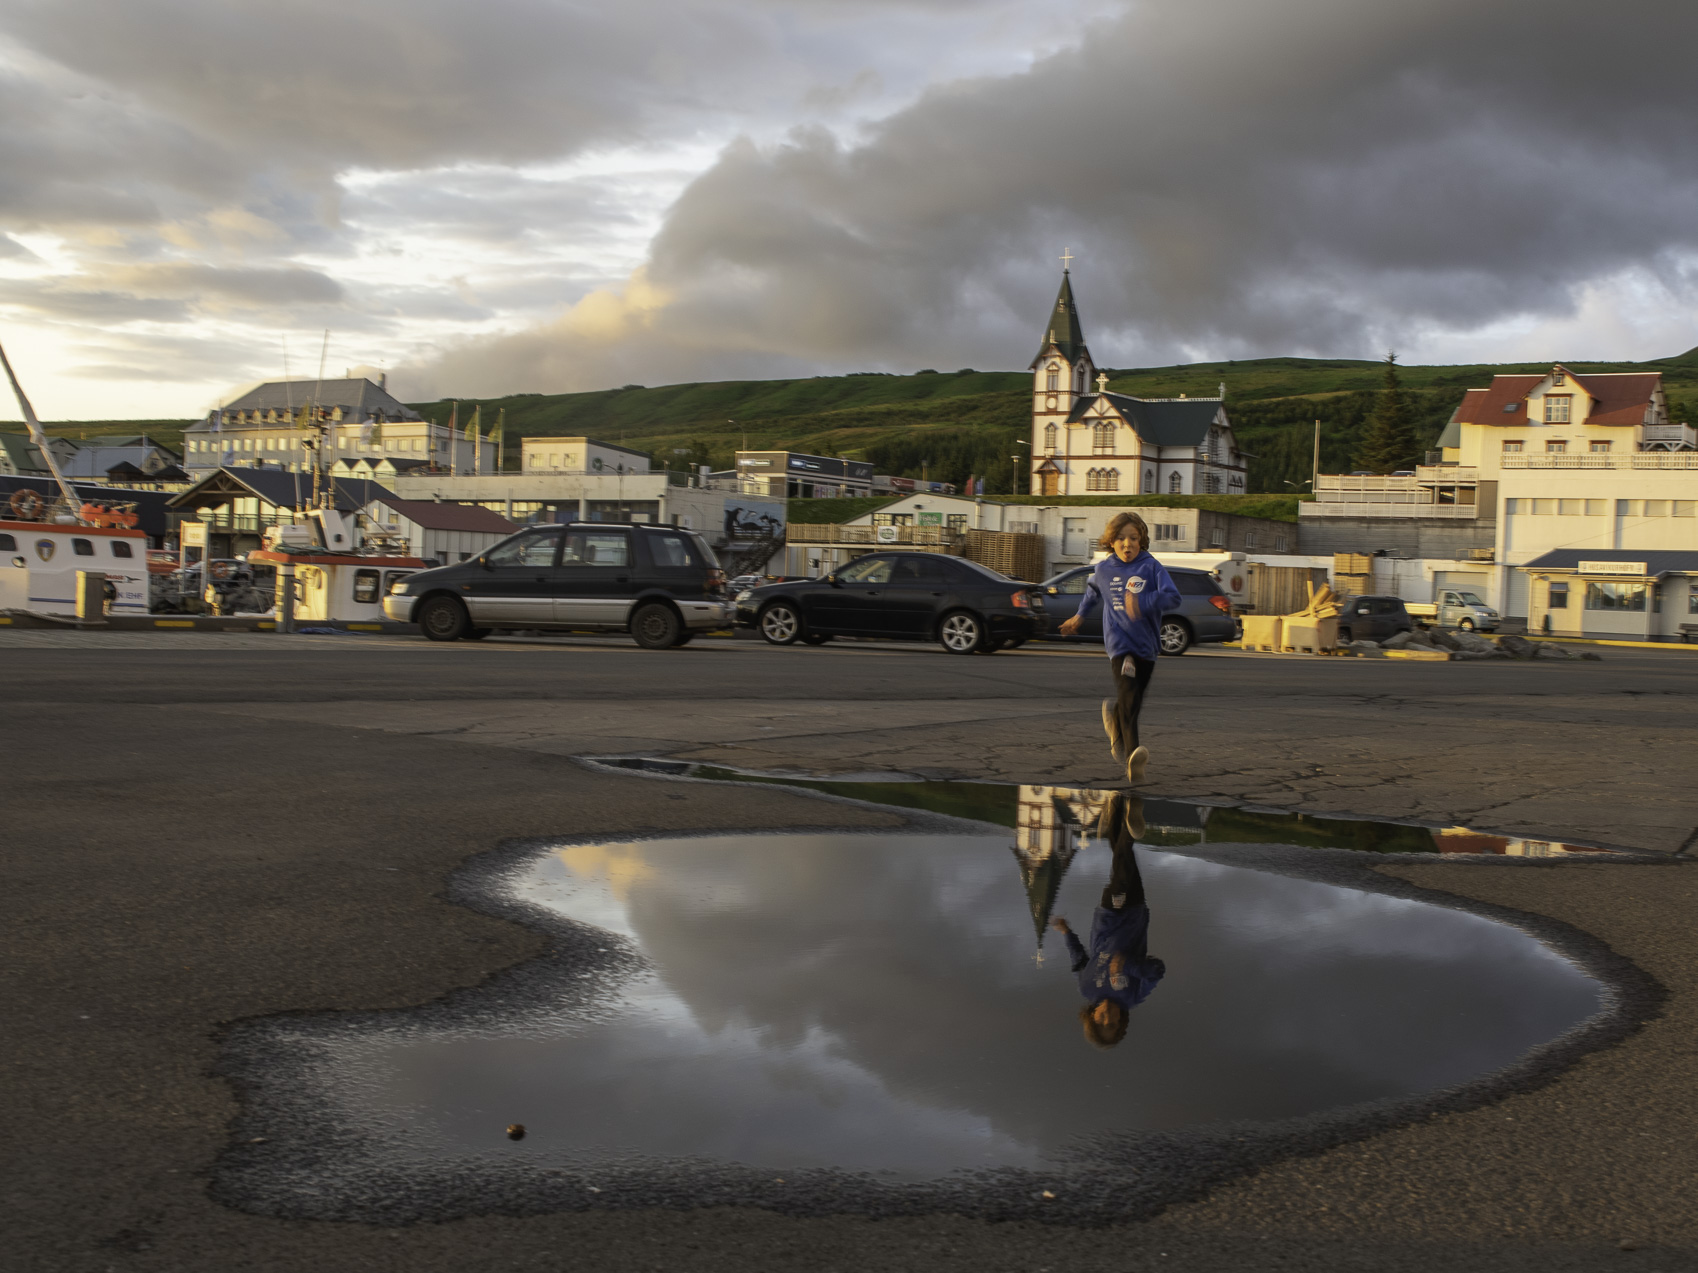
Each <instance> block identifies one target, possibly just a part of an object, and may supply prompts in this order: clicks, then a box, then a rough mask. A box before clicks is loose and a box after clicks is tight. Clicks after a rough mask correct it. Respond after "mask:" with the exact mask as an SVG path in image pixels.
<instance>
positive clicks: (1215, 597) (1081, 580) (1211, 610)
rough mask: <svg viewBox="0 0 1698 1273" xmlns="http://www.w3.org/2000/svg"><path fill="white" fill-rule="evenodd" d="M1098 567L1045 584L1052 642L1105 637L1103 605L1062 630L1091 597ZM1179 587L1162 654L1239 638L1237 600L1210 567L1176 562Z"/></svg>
mask: <svg viewBox="0 0 1698 1273" xmlns="http://www.w3.org/2000/svg"><path fill="white" fill-rule="evenodd" d="M1095 569H1096V567H1095V566H1078V567H1076V568H1074V569H1072V570H1067V571H1063V572H1062V573H1061V574H1059V575H1057V576H1056V577H1055V578H1053V579H1051V580H1049V581H1048V582H1046V583H1045V584H1044V596H1045V597H1047V598H1049V606H1048V608H1047V610H1046V614H1047V615H1048V622H1047V624H1046V625H1045V632H1044V636H1045V638H1046V639H1048V640H1051V641H1101V640H1102V639H1103V609H1102V607H1101V606H1100V605H1099V606H1098V607H1097V608H1096V609H1095V610H1094V611H1092V612H1091V613H1090V614H1089V615H1087V616H1085V622H1084V624H1083V625H1082V626H1081V627H1080V629H1079V631H1078V632H1076V633H1075V634H1074V635H1073V636H1070V637H1064V636H1062V635H1061V633H1060V632H1058V631H1057V629H1058V628H1060V627H1061V625H1062V624H1063V623H1065V622H1067V620H1069V619H1071V618H1072V617H1073V615H1074V613H1075V612H1076V611H1077V610H1078V609H1079V601H1080V599H1081V598H1082V597H1083V596H1084V595H1085V584H1086V583H1087V582H1088V581H1089V579H1090V577H1091V571H1093V570H1095ZM1167 573H1168V575H1169V576H1170V577H1171V578H1172V579H1173V586H1174V587H1176V588H1178V589H1179V608H1178V609H1177V610H1171V611H1169V612H1168V613H1167V614H1165V615H1163V616H1162V621H1161V652H1162V653H1163V654H1184V653H1185V651H1187V650H1189V649H1190V648H1191V647H1192V646H1193V645H1199V644H1204V643H1209V642H1215V641H1235V640H1237V639H1238V620H1237V619H1235V618H1233V617H1232V602H1231V600H1230V599H1229V598H1228V597H1227V595H1226V592H1225V591H1224V590H1223V589H1222V588H1221V586H1220V585H1219V584H1218V583H1216V582H1215V579H1214V576H1213V575H1211V574H1209V572H1208V571H1206V570H1192V569H1189V568H1187V567H1184V566H1170V567H1169V568H1168V571H1167Z"/></svg>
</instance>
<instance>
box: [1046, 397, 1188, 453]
mask: <svg viewBox="0 0 1698 1273" xmlns="http://www.w3.org/2000/svg"><path fill="white" fill-rule="evenodd" d="M1099 396H1100V397H1103V398H1107V399H1108V401H1109V405H1110V406H1112V407H1114V408H1115V409H1116V410H1117V411H1119V412H1120V414H1121V415H1122V416H1123V417H1124V418H1125V420H1126V422H1127V423H1128V424H1130V425H1131V426H1132V427H1133V428H1134V429H1136V430H1137V431H1138V436H1139V437H1141V438H1143V439H1144V440H1145V441H1146V442H1153V443H1155V445H1157V446H1202V445H1203V443H1204V442H1205V441H1206V440H1207V438H1208V436H1209V426H1210V425H1211V424H1213V423H1214V419H1215V416H1216V414H1217V413H1219V411H1220V410H1221V400H1220V399H1219V398H1166V399H1162V400H1160V401H1154V402H1152V401H1150V400H1149V399H1147V398H1133V397H1130V396H1128V395H1126V394H1124V393H1105V394H1100V395H1099V394H1094V393H1092V394H1086V395H1085V396H1084V397H1082V398H1080V399H1079V401H1078V403H1077V404H1076V405H1075V406H1074V408H1073V412H1072V414H1071V415H1069V416H1068V417H1067V423H1069V424H1076V423H1078V422H1080V421H1082V420H1085V419H1086V418H1087V417H1086V414H1085V413H1086V412H1087V411H1088V410H1089V409H1090V408H1091V407H1093V406H1095V405H1096V401H1097V398H1098V397H1099Z"/></svg>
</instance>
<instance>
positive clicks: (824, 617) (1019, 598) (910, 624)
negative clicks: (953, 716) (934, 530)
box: [735, 553, 1044, 654]
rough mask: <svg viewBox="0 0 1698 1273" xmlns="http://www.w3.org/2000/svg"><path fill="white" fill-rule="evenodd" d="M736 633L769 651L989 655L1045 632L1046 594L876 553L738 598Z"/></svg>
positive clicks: (965, 564)
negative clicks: (849, 644) (751, 633)
mask: <svg viewBox="0 0 1698 1273" xmlns="http://www.w3.org/2000/svg"><path fill="white" fill-rule="evenodd" d="M735 604H736V620H737V624H738V626H739V627H746V628H754V629H755V631H757V632H759V633H760V634H761V636H762V637H763V638H764V639H765V640H767V641H769V642H771V643H772V644H773V645H790V644H793V643H794V642H796V641H803V642H806V643H807V644H809V645H821V644H824V643H825V642H827V641H829V640H831V638H832V637H837V636H855V637H883V638H884V639H886V640H891V641H936V642H937V643H938V644H940V645H941V646H943V648H944V649H945V650H946V651H947V652H948V653H950V654H994V653H996V652H997V651H998V650H1002V649H1008V648H1011V647H1014V646H1021V645H1024V644H1025V643H1026V642H1027V641H1029V640H1031V639H1032V638H1033V637H1034V636H1037V635H1039V634H1040V633H1041V632H1042V631H1043V627H1044V609H1043V604H1044V603H1043V593H1042V590H1041V589H1040V588H1039V587H1038V586H1037V585H1035V584H1029V583H1020V582H1019V581H1017V580H1014V579H1010V578H1008V577H1007V576H1006V575H1000V574H998V573H997V572H996V571H994V570H992V569H990V568H989V567H987V566H981V565H979V564H977V563H976V562H971V561H963V560H962V559H961V558H959V557H946V556H944V555H943V554H941V553H873V554H871V555H869V556H866V557H860V558H857V559H856V560H855V561H852V562H850V563H849V564H848V565H847V566H845V567H843V569H841V570H839V571H836V572H834V573H832V574H829V575H825V576H823V577H821V578H819V579H802V580H790V581H787V582H784V583H774V584H767V585H766V586H765V587H761V588H750V589H748V590H746V591H744V592H740V593H738V594H737V599H736V603H735Z"/></svg>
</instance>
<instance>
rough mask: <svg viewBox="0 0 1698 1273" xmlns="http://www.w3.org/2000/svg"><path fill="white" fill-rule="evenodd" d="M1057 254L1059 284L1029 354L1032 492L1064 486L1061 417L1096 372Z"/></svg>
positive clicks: (1064, 420) (1067, 258)
mask: <svg viewBox="0 0 1698 1273" xmlns="http://www.w3.org/2000/svg"><path fill="white" fill-rule="evenodd" d="M1061 259H1062V265H1063V269H1062V271H1061V290H1060V291H1059V292H1057V293H1056V296H1055V305H1054V306H1053V307H1052V308H1051V309H1050V313H1049V324H1048V330H1047V331H1046V332H1045V333H1044V343H1043V346H1042V347H1041V348H1040V349H1039V350H1038V356H1037V357H1036V358H1034V359H1033V360H1032V472H1031V482H1030V485H1029V486H1028V487H1027V489H1028V491H1030V492H1031V493H1033V494H1037V495H1059V494H1061V493H1062V491H1063V489H1064V488H1065V486H1066V482H1065V480H1064V479H1065V475H1066V472H1067V449H1068V448H1067V417H1068V416H1069V415H1071V414H1072V412H1073V408H1074V406H1075V405H1076V404H1077V403H1078V401H1079V399H1080V398H1082V397H1083V396H1085V395H1086V394H1088V393H1090V392H1091V391H1092V390H1091V382H1092V381H1093V380H1094V379H1095V377H1096V372H1097V369H1096V364H1094V363H1093V362H1092V361H1091V351H1090V350H1089V349H1087V348H1086V347H1085V334H1084V332H1083V331H1082V330H1081V329H1080V326H1079V311H1078V309H1077V307H1076V306H1075V305H1074V303H1073V283H1072V280H1071V277H1070V273H1071V272H1070V271H1069V270H1068V269H1067V268H1065V267H1066V266H1067V264H1068V263H1069V262H1071V261H1072V259H1073V258H1072V257H1071V256H1064V257H1062V258H1061Z"/></svg>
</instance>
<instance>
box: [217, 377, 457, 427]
mask: <svg viewBox="0 0 1698 1273" xmlns="http://www.w3.org/2000/svg"><path fill="white" fill-rule="evenodd" d="M314 401H316V402H317V403H318V405H319V406H321V407H341V408H342V416H343V418H344V419H345V420H354V421H360V420H364V419H365V418H366V417H367V416H368V415H370V414H371V413H372V412H374V411H381V412H383V414H384V417H385V418H386V419H389V420H419V419H422V418H423V417H422V416H420V415H419V413H418V412H416V411H414V410H412V409H411V408H410V407H408V406H407V405H406V404H405V403H403V402H400V401H399V400H397V399H396V398H394V397H391V396H390V394H389V391H388V390H386V389H380V388H378V386H376V385H374V384H373V383H372V382H371V381H369V380H367V379H365V378H364V377H363V376H362V377H359V378H357V379H353V380H326V381H323V382H320V381H317V380H272V381H268V382H266V383H265V384H262V385H257V386H255V387H254V388H252V389H250V390H248V391H247V392H246V393H244V394H243V395H242V396H241V397H239V398H237V399H235V400H234V401H232V402H226V403H225V404H224V410H225V411H226V412H230V411H285V410H290V409H293V410H296V411H298V410H300V409H301V408H302V407H304V406H308V405H310V404H311V403H313V402H314ZM198 427H200V428H202V429H204V428H205V427H206V426H205V424H204V423H203V424H201V425H200V426H198ZM227 427H230V428H241V427H245V426H241V425H236V424H233V423H232V424H230V425H227ZM270 427H272V428H275V427H277V426H275V425H272V426H270Z"/></svg>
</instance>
